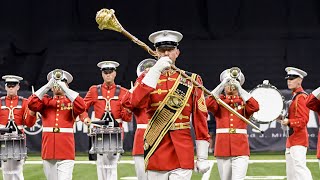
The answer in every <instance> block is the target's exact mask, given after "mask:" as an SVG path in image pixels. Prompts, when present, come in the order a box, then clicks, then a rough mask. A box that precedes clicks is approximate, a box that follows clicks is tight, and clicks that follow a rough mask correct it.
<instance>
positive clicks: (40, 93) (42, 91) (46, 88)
mask: <svg viewBox="0 0 320 180" xmlns="http://www.w3.org/2000/svg"><path fill="white" fill-rule="evenodd" d="M54 81H55V80H54V79H53V78H51V79H50V81H49V82H48V83H47V84H45V85H44V86H42V87H41V88H40V89H38V90H37V91H36V92H35V93H34V94H35V95H36V96H37V97H38V98H39V99H40V100H42V98H43V96H44V95H45V94H46V93H47V92H48V91H49V90H50V89H51V88H52V87H53V84H54Z"/></svg>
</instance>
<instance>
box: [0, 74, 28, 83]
mask: <svg viewBox="0 0 320 180" xmlns="http://www.w3.org/2000/svg"><path fill="white" fill-rule="evenodd" d="M2 79H4V80H5V82H17V83H19V82H20V81H22V80H23V78H22V77H20V76H15V75H5V76H2Z"/></svg>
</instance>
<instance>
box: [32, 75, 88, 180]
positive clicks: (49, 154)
mask: <svg viewBox="0 0 320 180" xmlns="http://www.w3.org/2000/svg"><path fill="white" fill-rule="evenodd" d="M47 79H48V81H49V82H48V83H47V84H46V85H44V86H42V87H41V88H40V89H39V90H37V91H36V92H35V93H34V94H33V95H31V97H30V98H29V99H30V102H29V108H30V109H31V110H32V111H36V112H40V113H41V115H42V125H43V129H42V132H43V133H42V148H41V156H42V159H43V169H44V173H45V175H46V178H47V179H48V180H60V179H66V180H71V179H72V171H73V167H74V159H75V142H74V134H73V133H74V131H73V124H74V122H75V119H76V117H77V116H78V115H79V114H81V113H82V112H84V110H85V103H84V101H83V99H82V98H81V97H80V96H79V93H77V92H75V91H73V90H71V89H69V86H68V84H70V83H71V82H72V80H73V77H72V75H71V74H70V73H68V72H66V71H63V70H54V71H51V72H50V73H49V74H48V76H47ZM50 89H52V91H53V97H50V96H49V95H46V93H47V92H48V91H49V90H50Z"/></svg>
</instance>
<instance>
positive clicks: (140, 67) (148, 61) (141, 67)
mask: <svg viewBox="0 0 320 180" xmlns="http://www.w3.org/2000/svg"><path fill="white" fill-rule="evenodd" d="M156 62H157V60H155V59H151V58H148V59H145V60H143V61H141V62H140V63H139V65H138V66H137V76H138V77H139V76H140V75H141V74H142V73H143V71H144V70H146V69H147V68H151V67H152V66H153V65H154V64H156Z"/></svg>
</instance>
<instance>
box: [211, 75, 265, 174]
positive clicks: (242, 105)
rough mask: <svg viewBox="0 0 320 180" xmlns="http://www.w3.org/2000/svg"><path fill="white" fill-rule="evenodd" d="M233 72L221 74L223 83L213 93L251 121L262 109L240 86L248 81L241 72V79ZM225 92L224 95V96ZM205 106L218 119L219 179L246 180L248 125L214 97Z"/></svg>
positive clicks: (216, 154)
mask: <svg viewBox="0 0 320 180" xmlns="http://www.w3.org/2000/svg"><path fill="white" fill-rule="evenodd" d="M230 71H231V70H230V69H226V70H224V71H223V72H222V73H221V74H220V81H221V83H220V84H219V85H218V86H217V87H216V88H215V89H214V90H213V91H212V92H211V93H212V95H213V96H215V97H219V98H220V99H221V100H222V101H224V102H225V103H226V104H228V105H229V106H230V107H232V108H234V109H235V110H236V111H237V112H238V113H239V114H241V115H243V116H245V117H246V118H249V117H250V116H251V115H252V114H253V113H254V112H256V111H258V110H259V104H258V102H257V101H256V100H255V99H254V98H253V97H252V96H251V95H250V94H249V93H248V92H247V91H245V90H244V89H243V88H242V87H241V86H242V85H243V83H244V81H245V78H244V75H243V73H242V72H240V70H239V72H238V77H237V78H231V76H230V73H231V72H230ZM223 91H224V94H222V92H223ZM206 104H207V107H208V110H209V111H210V112H212V113H213V114H214V116H215V120H216V127H217V128H216V141H215V142H216V144H215V148H214V156H215V157H216V159H217V164H218V170H219V174H220V179H221V180H241V179H244V178H245V176H246V173H247V169H248V163H249V156H250V149H249V142H248V135H247V124H246V123H245V122H244V121H243V120H241V119H240V118H238V117H237V116H235V115H234V114H232V113H230V111H228V110H227V109H226V108H225V107H223V106H222V105H220V104H219V103H218V102H217V101H216V100H215V98H213V97H212V96H210V97H209V98H207V99H206Z"/></svg>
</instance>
